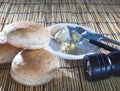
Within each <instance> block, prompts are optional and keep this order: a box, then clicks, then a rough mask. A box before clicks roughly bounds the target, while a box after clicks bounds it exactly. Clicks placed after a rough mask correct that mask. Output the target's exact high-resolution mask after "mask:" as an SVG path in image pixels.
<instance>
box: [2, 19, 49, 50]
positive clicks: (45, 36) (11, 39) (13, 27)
mask: <svg viewBox="0 0 120 91" xmlns="http://www.w3.org/2000/svg"><path fill="white" fill-rule="evenodd" d="M3 32H4V33H5V34H6V35H7V41H8V43H10V44H11V45H13V46H15V47H19V48H25V49H40V48H42V47H45V46H47V45H48V43H49V41H50V34H49V32H48V31H47V28H45V27H44V26H43V25H41V24H37V23H33V22H29V21H20V22H14V23H11V24H8V25H6V26H5V28H4V29H3Z"/></svg>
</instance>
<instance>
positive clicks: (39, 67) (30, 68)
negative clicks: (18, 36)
mask: <svg viewBox="0 0 120 91" xmlns="http://www.w3.org/2000/svg"><path fill="white" fill-rule="evenodd" d="M57 69H58V61H57V59H56V57H55V56H54V55H52V54H51V53H49V52H48V51H46V50H45V49H39V50H24V51H22V52H20V53H18V54H17V56H16V57H15V58H14V60H13V62H12V65H11V70H10V73H11V77H12V78H13V79H14V80H15V81H17V82H19V83H21V84H24V85H27V86H37V85H41V84H45V83H47V82H49V81H50V80H52V79H53V78H54V76H55V73H56V72H57Z"/></svg>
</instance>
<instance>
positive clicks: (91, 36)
mask: <svg viewBox="0 0 120 91" xmlns="http://www.w3.org/2000/svg"><path fill="white" fill-rule="evenodd" d="M67 28H68V30H69V33H70V37H71V40H72V42H76V43H77V42H80V41H81V40H86V41H88V42H90V43H92V44H94V45H97V46H98V47H102V48H104V49H106V50H109V51H118V49H115V48H113V47H111V46H108V45H106V44H104V43H102V42H101V41H105V42H109V43H112V44H116V45H118V46H120V43H119V42H117V41H115V40H112V39H109V38H106V37H104V36H102V35H99V34H97V33H91V32H88V31H86V30H85V29H83V28H81V27H71V26H67Z"/></svg>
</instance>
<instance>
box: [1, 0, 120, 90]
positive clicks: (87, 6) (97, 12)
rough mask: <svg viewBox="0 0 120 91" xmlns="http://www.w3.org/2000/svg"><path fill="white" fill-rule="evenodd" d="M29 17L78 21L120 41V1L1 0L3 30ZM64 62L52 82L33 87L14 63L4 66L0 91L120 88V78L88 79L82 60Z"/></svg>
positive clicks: (50, 21)
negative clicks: (14, 74) (19, 77)
mask: <svg viewBox="0 0 120 91" xmlns="http://www.w3.org/2000/svg"><path fill="white" fill-rule="evenodd" d="M21 20H29V21H34V22H37V23H42V24H44V25H45V26H50V25H53V24H56V23H66V22H67V23H77V24H79V25H83V26H87V27H89V28H91V29H93V30H94V31H96V32H97V33H99V34H104V35H105V36H107V37H109V38H112V39H114V40H116V41H120V1H119V0H0V31H2V29H3V27H4V25H7V24H9V23H11V22H14V21H21ZM58 60H59V61H60V62H59V63H60V67H59V70H58V72H57V74H56V76H55V78H54V79H53V80H52V81H50V82H49V83H47V84H45V85H42V86H36V87H29V86H24V85H21V84H19V83H17V82H15V81H14V80H13V79H12V78H11V76H10V73H9V69H10V65H9V64H8V65H0V91H120V78H119V77H110V78H109V79H106V80H102V81H97V82H88V81H87V80H86V79H85V78H84V74H83V68H82V64H81V60H77V61H75V60H72V61H69V60H64V59H61V58H59V57H58Z"/></svg>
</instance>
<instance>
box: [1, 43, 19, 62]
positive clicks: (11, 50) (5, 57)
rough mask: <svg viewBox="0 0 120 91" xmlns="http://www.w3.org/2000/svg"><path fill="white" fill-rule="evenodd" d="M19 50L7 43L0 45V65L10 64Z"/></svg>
mask: <svg viewBox="0 0 120 91" xmlns="http://www.w3.org/2000/svg"><path fill="white" fill-rule="evenodd" d="M20 51H21V49H18V48H16V47H13V46H11V45H10V44H8V43H5V44H0V63H10V62H11V61H12V60H13V58H14V57H15V56H16V55H17V54H18V52H20Z"/></svg>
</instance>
